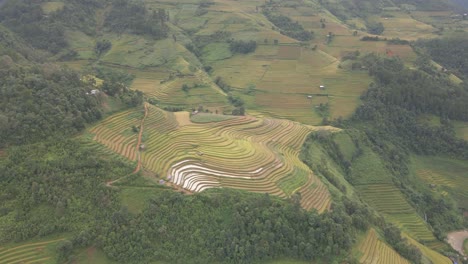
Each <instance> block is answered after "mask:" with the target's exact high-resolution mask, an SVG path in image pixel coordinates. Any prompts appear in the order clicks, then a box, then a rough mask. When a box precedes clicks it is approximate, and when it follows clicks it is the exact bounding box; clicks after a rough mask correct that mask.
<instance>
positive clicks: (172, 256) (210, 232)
mask: <svg viewBox="0 0 468 264" xmlns="http://www.w3.org/2000/svg"><path fill="white" fill-rule="evenodd" d="M299 201H300V195H299V194H298V195H297V197H296V199H292V200H291V201H289V202H288V201H283V200H280V199H278V198H276V197H270V196H269V195H268V194H251V193H245V192H240V191H234V190H229V189H223V190H222V192H218V191H207V192H203V193H200V194H196V195H193V196H184V195H181V194H179V193H175V192H172V191H168V192H160V193H155V195H154V197H152V198H151V199H150V200H149V202H148V204H147V206H146V208H145V209H144V211H143V212H142V213H141V214H139V215H131V214H129V213H128V212H127V211H125V210H121V211H119V212H115V213H114V214H113V215H112V217H111V218H110V221H107V222H106V223H105V224H104V225H103V231H102V234H100V235H99V244H101V245H102V248H103V249H104V251H105V252H106V254H108V256H110V257H112V258H114V259H119V260H120V261H123V262H126V263H142V262H145V261H148V260H150V259H159V260H167V261H170V262H174V263H202V262H203V263H206V262H219V263H252V262H259V261H267V260H272V259H278V258H285V257H287V258H294V259H302V260H308V261H311V260H316V259H326V260H328V262H329V263H334V262H333V261H336V260H337V259H340V258H341V259H344V258H346V257H344V256H345V255H347V251H348V250H349V249H350V248H351V246H352V244H353V240H354V239H355V232H356V230H365V228H366V227H367V225H365V224H362V223H360V222H359V221H354V219H357V218H359V219H361V220H362V221H367V219H369V216H370V213H369V211H367V210H363V209H362V208H361V207H360V206H359V205H358V204H355V203H352V202H350V201H348V202H347V203H346V205H342V204H337V205H335V206H334V208H333V210H332V211H330V212H327V213H323V214H318V213H316V212H315V211H312V212H307V211H304V210H303V209H301V208H300V206H299V203H298V202H299ZM348 261H352V260H351V259H348Z"/></svg>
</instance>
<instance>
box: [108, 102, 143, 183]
mask: <svg viewBox="0 0 468 264" xmlns="http://www.w3.org/2000/svg"><path fill="white" fill-rule="evenodd" d="M144 107H145V115H144V116H143V118H142V119H141V123H140V132H139V133H138V140H137V144H136V146H135V153H136V154H137V166H136V167H135V169H134V170H133V172H132V173H131V174H135V173H138V172H139V171H140V169H141V152H140V145H141V138H142V136H143V129H144V124H145V120H146V117H147V116H148V104H147V103H145V104H144ZM127 176H128V175H127ZM127 176H123V177H120V178H118V179H115V180H113V181H108V182H106V186H107V187H112V184H114V183H116V182H118V181H120V180H121V179H123V178H125V177H127Z"/></svg>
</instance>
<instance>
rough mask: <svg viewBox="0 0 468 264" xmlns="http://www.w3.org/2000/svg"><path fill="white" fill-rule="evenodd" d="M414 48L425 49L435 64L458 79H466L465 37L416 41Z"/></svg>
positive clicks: (467, 52)
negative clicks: (452, 73)
mask: <svg viewBox="0 0 468 264" xmlns="http://www.w3.org/2000/svg"><path fill="white" fill-rule="evenodd" d="M416 46H419V47H423V48H425V49H426V50H427V52H428V53H429V55H430V56H431V57H432V58H433V59H434V60H435V61H436V62H438V63H440V64H441V65H443V66H444V67H445V68H447V69H449V70H450V71H452V72H454V73H455V74H456V75H457V76H458V77H460V78H463V79H467V78H468V37H467V36H466V35H458V36H454V37H448V38H440V39H432V40H418V41H417V42H416Z"/></svg>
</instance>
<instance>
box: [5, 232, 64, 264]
mask: <svg viewBox="0 0 468 264" xmlns="http://www.w3.org/2000/svg"><path fill="white" fill-rule="evenodd" d="M61 240H63V238H58V239H57V238H55V239H49V240H40V241H34V242H28V243H22V244H10V245H2V246H0V263H1V264H13V263H25V264H26V263H39V264H50V263H56V262H55V246H56V245H57V243H58V242H60V241H61Z"/></svg>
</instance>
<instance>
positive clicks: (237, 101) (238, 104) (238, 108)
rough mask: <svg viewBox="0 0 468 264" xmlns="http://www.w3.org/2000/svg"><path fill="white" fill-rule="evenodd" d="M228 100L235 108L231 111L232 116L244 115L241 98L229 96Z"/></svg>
mask: <svg viewBox="0 0 468 264" xmlns="http://www.w3.org/2000/svg"><path fill="white" fill-rule="evenodd" d="M228 100H229V102H230V103H231V104H232V105H234V107H235V108H234V110H232V115H245V107H244V100H242V98H240V97H238V96H234V95H232V94H229V95H228Z"/></svg>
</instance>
